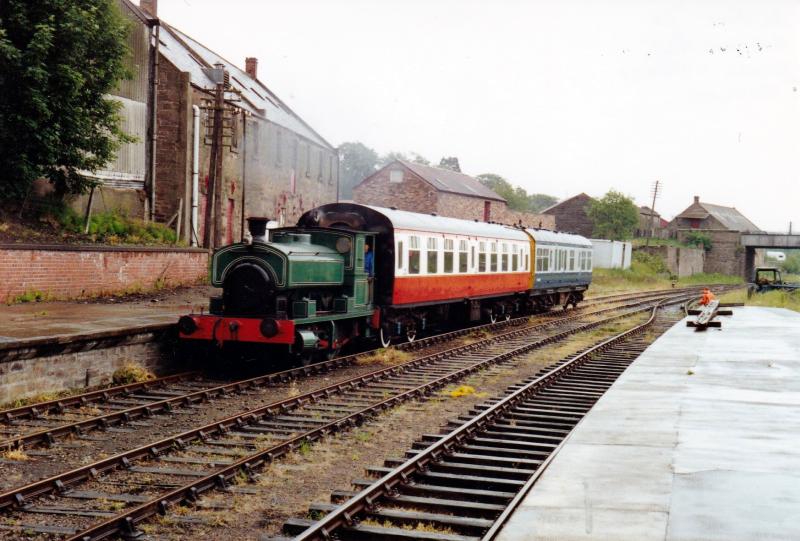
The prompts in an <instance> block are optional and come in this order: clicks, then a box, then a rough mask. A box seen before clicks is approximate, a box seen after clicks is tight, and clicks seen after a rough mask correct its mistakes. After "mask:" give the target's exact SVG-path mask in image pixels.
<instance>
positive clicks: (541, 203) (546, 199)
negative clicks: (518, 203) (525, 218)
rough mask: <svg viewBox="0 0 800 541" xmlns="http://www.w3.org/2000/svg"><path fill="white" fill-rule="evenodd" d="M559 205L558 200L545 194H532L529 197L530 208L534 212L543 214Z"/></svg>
mask: <svg viewBox="0 0 800 541" xmlns="http://www.w3.org/2000/svg"><path fill="white" fill-rule="evenodd" d="M556 203H558V198H557V197H553V196H552V195H547V194H543V193H532V194H530V195H529V196H528V206H529V207H530V209H531V211H532V212H541V211H543V210H544V209H546V208H547V207H552V206H553V205H555V204H556Z"/></svg>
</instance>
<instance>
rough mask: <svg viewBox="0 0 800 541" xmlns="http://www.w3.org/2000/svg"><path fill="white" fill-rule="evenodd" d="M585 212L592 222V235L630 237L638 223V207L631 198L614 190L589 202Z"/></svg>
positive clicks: (616, 237) (610, 238) (611, 237)
mask: <svg viewBox="0 0 800 541" xmlns="http://www.w3.org/2000/svg"><path fill="white" fill-rule="evenodd" d="M586 214H587V215H588V216H589V219H590V220H591V221H592V223H593V224H594V231H593V234H594V236H595V237H598V238H602V239H609V240H627V239H630V238H631V237H633V232H634V230H635V229H636V226H637V225H638V224H639V209H638V208H637V207H636V205H635V204H634V203H633V200H632V199H631V198H630V197H627V196H625V195H624V194H622V193H621V192H618V191H615V190H609V191H608V193H606V194H605V195H604V196H603V198H602V199H595V200H593V201H592V202H591V203H589V206H588V208H587V209H586Z"/></svg>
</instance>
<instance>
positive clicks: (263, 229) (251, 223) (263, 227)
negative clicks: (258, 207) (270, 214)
mask: <svg viewBox="0 0 800 541" xmlns="http://www.w3.org/2000/svg"><path fill="white" fill-rule="evenodd" d="M268 222H269V218H263V217H259V216H250V217H249V218H248V219H247V230H248V231H249V232H250V236H251V237H252V238H253V242H267V223H268Z"/></svg>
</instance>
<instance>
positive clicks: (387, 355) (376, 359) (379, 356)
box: [356, 347, 413, 366]
mask: <svg viewBox="0 0 800 541" xmlns="http://www.w3.org/2000/svg"><path fill="white" fill-rule="evenodd" d="M412 357H413V356H412V355H411V354H410V353H408V352H406V351H401V350H399V349H395V348H392V347H390V348H385V349H379V350H375V351H373V352H371V353H367V354H366V355H362V356H360V357H359V358H358V359H356V364H357V365H360V366H364V365H370V364H383V365H387V366H394V365H396V364H401V363H404V362H407V361H410V360H411V358H412Z"/></svg>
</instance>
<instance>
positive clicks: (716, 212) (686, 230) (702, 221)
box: [667, 195, 763, 276]
mask: <svg viewBox="0 0 800 541" xmlns="http://www.w3.org/2000/svg"><path fill="white" fill-rule="evenodd" d="M667 228H668V230H669V231H670V236H671V237H673V238H676V239H677V240H679V241H681V242H686V241H687V240H691V239H692V238H697V236H698V235H703V236H705V237H708V239H709V240H710V241H711V247H710V249H709V250H707V251H706V255H705V265H704V268H703V270H704V272H708V273H721V274H730V275H738V276H742V275H743V274H744V269H745V249H744V247H743V246H742V242H741V240H742V239H741V237H742V234H743V233H757V232H759V231H761V229H759V227H758V226H757V225H756V224H754V223H753V222H751V221H750V220H749V219H748V218H747V217H745V216H744V214H742V213H741V212H739V211H738V210H737V209H736V208H735V207H725V206H722V205H716V204H712V203H706V202H705V201H700V197H699V196H697V195H696V196H694V202H693V203H692V204H691V205H689V206H688V207H686V209H684V210H683V212H681V213H680V214H678V215H677V216H675V218H673V219H672V221H671V222H669V225H668V226H667ZM762 252H763V251H762V250H756V255H755V257H756V259H757V260H758V261H760V260H762V259H763V253H762Z"/></svg>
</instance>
